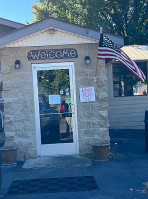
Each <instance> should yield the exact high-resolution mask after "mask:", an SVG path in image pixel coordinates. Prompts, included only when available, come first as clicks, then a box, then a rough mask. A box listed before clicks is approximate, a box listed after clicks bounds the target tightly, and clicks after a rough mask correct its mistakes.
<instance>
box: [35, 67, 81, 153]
mask: <svg viewBox="0 0 148 199" xmlns="http://www.w3.org/2000/svg"><path fill="white" fill-rule="evenodd" d="M54 65H55V64H54ZM33 69H34V71H35V72H34V74H35V77H34V78H35V79H36V84H35V85H34V89H36V92H35V93H36V96H35V98H37V99H36V103H37V107H38V108H37V109H38V110H36V111H37V112H38V117H37V120H36V122H37V123H39V125H36V126H37V129H38V131H39V132H38V133H37V136H39V138H38V139H37V140H38V149H39V150H38V151H39V154H40V155H50V154H53V155H58V154H76V153H77V138H76V137H77V136H76V128H75V104H74V84H73V82H74V79H73V67H72V66H70V65H69V66H68V65H67V66H61V64H59V65H57V64H56V66H53V65H52V64H48V65H47V66H46V67H45V65H40V64H39V65H38V66H37V65H33Z"/></svg>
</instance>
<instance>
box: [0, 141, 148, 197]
mask: <svg viewBox="0 0 148 199" xmlns="http://www.w3.org/2000/svg"><path fill="white" fill-rule="evenodd" d="M111 146H112V152H113V153H112V154H111V156H112V158H110V159H109V161H107V162H97V161H93V160H92V161H91V162H92V164H90V165H86V166H85V165H84V164H83V166H81V167H80V166H79V165H77V166H76V167H72V166H71V165H69V166H65V167H62V168H56V167H53V168H38V169H24V168H22V164H18V166H17V167H3V168H2V173H3V179H2V181H3V183H2V192H3V193H4V194H5V196H4V198H5V199H43V198H46V199H79V198H81V199H83V198H84V199H148V193H144V191H143V190H144V189H145V185H144V184H143V183H145V182H148V154H146V153H145V149H144V140H143V139H134V140H133V139H131V140H130V139H129V140H128V139H125V140H120V139H118V140H117V139H115V140H113V141H112V143H111ZM115 152H117V153H119V156H118V157H117V156H116V154H117V153H115ZM85 160H86V159H85ZM86 162H87V161H86ZM88 162H89V160H88ZM88 162H87V163H88ZM75 176H94V178H95V181H96V183H97V185H98V187H99V188H100V190H97V191H83V192H82V191H80V192H61V193H44V194H28V195H13V196H8V195H7V192H8V190H9V187H10V185H11V183H12V181H14V180H20V179H21V180H23V179H38V178H59V177H75Z"/></svg>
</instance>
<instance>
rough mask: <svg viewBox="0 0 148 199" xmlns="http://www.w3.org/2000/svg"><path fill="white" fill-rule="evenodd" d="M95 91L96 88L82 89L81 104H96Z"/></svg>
mask: <svg viewBox="0 0 148 199" xmlns="http://www.w3.org/2000/svg"><path fill="white" fill-rule="evenodd" d="M94 101H95V89H94V87H88V88H80V102H94Z"/></svg>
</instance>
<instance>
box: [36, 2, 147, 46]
mask: <svg viewBox="0 0 148 199" xmlns="http://www.w3.org/2000/svg"><path fill="white" fill-rule="evenodd" d="M38 2H39V5H37V4H35V5H33V9H34V14H35V18H34V21H39V20H42V19H44V18H47V17H55V18H58V19H62V20H64V21H68V22H71V23H75V24H79V25H82V26H86V27H88V28H93V29H96V30H99V28H100V26H103V27H104V31H105V32H108V33H113V34H116V35H118V36H123V37H124V40H125V44H126V45H127V44H147V38H148V31H147V29H148V14H147V13H148V5H147V0H39V1H38Z"/></svg>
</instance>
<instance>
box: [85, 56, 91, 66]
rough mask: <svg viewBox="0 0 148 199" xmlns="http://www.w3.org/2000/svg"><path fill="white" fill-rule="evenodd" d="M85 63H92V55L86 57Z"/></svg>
mask: <svg viewBox="0 0 148 199" xmlns="http://www.w3.org/2000/svg"><path fill="white" fill-rule="evenodd" d="M85 64H90V57H89V56H86V57H85Z"/></svg>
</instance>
